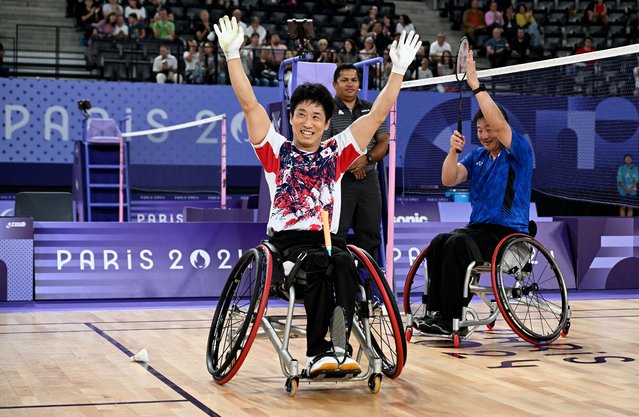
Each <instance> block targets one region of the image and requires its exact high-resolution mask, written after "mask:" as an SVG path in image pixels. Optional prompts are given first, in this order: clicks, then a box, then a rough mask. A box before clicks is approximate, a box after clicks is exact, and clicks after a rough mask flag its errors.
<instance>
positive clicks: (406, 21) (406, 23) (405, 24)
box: [395, 14, 417, 34]
mask: <svg viewBox="0 0 639 417" xmlns="http://www.w3.org/2000/svg"><path fill="white" fill-rule="evenodd" d="M402 30H405V31H406V33H410V31H411V30H412V31H413V32H417V31H416V30H415V25H413V23H412V22H411V20H410V17H408V15H407V14H400V15H399V18H398V19H397V25H396V26H395V34H398V33H399V34H401V33H402Z"/></svg>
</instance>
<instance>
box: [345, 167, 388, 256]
mask: <svg viewBox="0 0 639 417" xmlns="http://www.w3.org/2000/svg"><path fill="white" fill-rule="evenodd" d="M381 222H382V195H381V191H380V189H379V173H378V172H377V171H376V170H373V171H368V172H366V177H364V178H363V179H361V180H358V179H356V178H355V176H354V175H353V174H351V173H350V172H346V173H345V174H344V177H343V178H342V211H341V213H340V218H339V230H338V232H337V235H338V236H339V237H341V238H342V239H346V235H347V234H348V229H349V228H350V227H351V225H352V226H353V232H355V241H354V242H353V243H354V244H355V245H356V246H359V247H360V248H362V249H364V250H365V251H366V252H368V253H369V254H370V255H371V256H372V257H373V258H374V259H375V261H377V262H379V247H380V245H381V243H382V238H381V233H380V227H381Z"/></svg>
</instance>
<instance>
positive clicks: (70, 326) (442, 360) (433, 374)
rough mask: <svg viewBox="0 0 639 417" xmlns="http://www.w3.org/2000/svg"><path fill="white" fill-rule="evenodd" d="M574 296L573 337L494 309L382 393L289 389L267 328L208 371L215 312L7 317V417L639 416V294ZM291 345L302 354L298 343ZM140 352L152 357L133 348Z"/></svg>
mask: <svg viewBox="0 0 639 417" xmlns="http://www.w3.org/2000/svg"><path fill="white" fill-rule="evenodd" d="M570 304H571V308H572V311H573V319H572V328H571V330H570V334H569V336H568V337H567V338H561V339H560V340H558V341H557V342H556V343H555V344H554V345H552V346H551V347H549V348H545V349H539V348H535V347H533V346H532V345H529V344H527V343H524V342H522V341H520V340H519V339H517V338H516V337H515V336H514V333H512V331H511V330H510V329H508V328H507V327H506V324H505V323H504V321H503V320H501V319H499V320H498V322H497V325H496V326H495V328H494V329H493V330H490V331H489V330H481V331H478V332H476V333H475V334H474V335H473V336H472V337H471V338H470V339H469V340H467V341H465V342H462V345H461V346H460V347H459V348H454V347H453V346H452V343H451V342H449V341H447V340H441V339H421V340H419V341H418V342H411V343H410V344H409V347H408V349H409V350H408V361H407V364H406V367H405V369H404V371H403V372H402V374H401V376H400V377H399V378H398V379H397V380H390V379H388V378H385V379H384V380H383V383H382V389H381V391H380V392H379V394H377V395H373V394H371V393H370V392H369V390H368V388H367V386H366V384H365V383H363V382H360V383H342V384H334V383H330V384H329V383H322V384H312V385H308V384H301V385H300V387H299V391H298V393H297V396H296V397H295V398H289V397H288V396H287V394H286V392H285V390H284V382H285V378H284V377H283V375H282V373H281V370H280V368H279V362H278V361H277V358H276V355H275V351H274V348H273V347H272V345H271V344H270V342H269V341H268V340H267V339H264V338H260V339H257V340H256V342H255V344H254V345H253V347H252V349H251V351H250V353H249V355H248V359H247V360H246V362H245V363H244V365H243V366H242V368H241V370H240V371H239V373H238V374H237V375H236V376H235V377H234V378H233V379H232V380H231V381H230V382H229V383H228V384H226V385H224V386H218V385H216V384H215V383H214V382H213V381H212V378H211V377H210V375H209V374H208V372H207V370H206V365H205V353H204V352H205V345H206V340H207V336H208V330H209V325H210V320H211V317H212V314H213V310H212V308H210V309H209V308H192V309H186V308H175V309H167V308H158V309H153V308H151V309H149V308H145V309H132V310H112V309H104V310H100V309H99V308H96V309H95V310H87V309H86V308H84V309H81V310H77V311H42V312H39V311H33V309H30V310H29V311H28V312H11V313H0V416H3V417H4V416H11V417H14V416H15V417H20V416H131V417H137V416H151V417H161V416H182V417H187V416H206V415H221V416H232V417H240V416H304V417H311V416H329V415H331V414H333V415H354V416H360V415H361V416H367V417H370V416H446V415H449V416H484V415H486V416H540V415H552V416H579V417H584V416H637V415H639V361H638V360H637V359H638V358H639V337H637V329H639V299H605V300H603V299H599V300H571V302H570ZM0 311H1V308H0ZM293 345H294V346H293V352H294V354H298V358H302V353H303V346H304V340H303V339H299V340H295V341H294V343H293ZM142 348H146V349H147V350H148V352H149V354H150V361H149V362H148V364H147V365H146V366H145V365H141V364H137V363H132V362H130V361H129V358H128V356H129V355H131V354H132V352H137V351H139V350H140V349H142Z"/></svg>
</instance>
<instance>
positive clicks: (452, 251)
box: [419, 51, 533, 334]
mask: <svg viewBox="0 0 639 417" xmlns="http://www.w3.org/2000/svg"><path fill="white" fill-rule="evenodd" d="M466 77H467V78H466V79H467V82H468V85H469V86H470V88H471V89H472V90H473V94H475V97H476V99H477V102H478V103H479V108H480V110H479V111H478V112H477V114H475V117H474V121H475V123H476V124H477V136H478V138H479V140H480V141H481V144H482V147H480V148H477V149H475V150H473V151H472V152H471V153H469V154H468V155H466V156H465V157H464V158H463V159H462V160H461V161H458V155H459V152H461V150H462V148H463V147H464V145H465V143H466V137H465V136H464V135H462V134H461V133H459V132H458V131H455V132H454V133H453V135H452V136H451V137H450V150H449V151H448V155H447V156H446V159H445V160H444V164H443V166H442V183H443V184H444V185H446V186H448V187H453V186H455V185H457V184H460V183H462V182H464V181H466V180H469V181H470V203H471V206H472V213H471V216H470V222H469V223H468V225H467V226H466V227H464V228H461V229H456V230H453V231H452V232H450V233H442V234H440V235H438V236H436V237H435V238H434V239H433V241H432V242H431V243H430V246H429V248H428V252H427V253H426V260H427V263H428V277H429V291H428V302H427V305H428V311H429V312H431V313H432V312H435V313H436V314H435V315H434V316H433V317H429V318H425V319H424V320H423V321H421V322H420V324H419V329H420V330H421V331H423V332H425V333H434V334H449V333H450V332H451V331H452V321H453V319H454V318H460V319H464V318H463V317H460V316H461V313H462V307H463V306H464V305H468V302H469V301H470V299H464V298H463V285H464V277H465V273H466V268H467V267H468V265H469V264H470V262H471V261H473V260H475V261H480V260H491V259H492V254H493V251H494V250H495V247H496V246H497V244H498V243H499V241H500V240H501V239H502V238H504V237H505V236H507V235H509V234H511V233H516V232H521V233H528V216H529V210H530V193H531V181H532V159H533V158H532V148H531V146H530V144H529V142H528V140H527V139H526V138H525V137H524V136H523V135H521V134H520V133H518V132H516V131H514V130H513V129H512V128H511V127H510V125H509V124H508V119H507V116H506V113H505V112H504V110H503V109H502V108H501V107H499V106H498V105H497V104H496V103H495V102H494V101H493V100H492V98H491V97H490V95H488V93H487V92H486V88H485V87H484V86H483V84H481V83H480V82H479V80H478V79H477V71H476V69H475V62H474V60H473V55H472V51H470V53H469V54H468V65H467V72H466ZM465 331H467V329H463V328H462V329H460V332H461V333H462V334H463V333H464V332H465Z"/></svg>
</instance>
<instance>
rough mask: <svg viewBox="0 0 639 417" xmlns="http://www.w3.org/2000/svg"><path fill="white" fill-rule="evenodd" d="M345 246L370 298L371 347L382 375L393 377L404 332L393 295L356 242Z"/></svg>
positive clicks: (402, 357) (403, 353)
mask: <svg viewBox="0 0 639 417" xmlns="http://www.w3.org/2000/svg"><path fill="white" fill-rule="evenodd" d="M348 249H349V250H350V251H351V253H352V254H353V257H354V258H355V261H356V263H357V266H358V272H359V280H360V284H361V285H362V286H363V287H364V289H365V291H366V295H367V298H368V299H370V300H372V314H371V315H370V317H369V324H370V329H371V343H372V346H373V349H374V350H375V352H376V353H377V355H378V356H379V357H380V359H381V360H382V372H383V373H384V375H386V376H387V377H389V378H397V377H398V376H399V374H400V373H401V372H402V369H403V368H404V364H405V363H406V336H405V334H404V327H403V324H402V321H401V317H400V315H399V309H398V308H397V304H396V303H395V297H394V295H393V292H392V291H391V289H390V287H389V286H388V283H387V282H386V278H385V276H384V274H383V273H382V272H381V271H380V269H379V267H378V266H377V263H376V262H375V261H374V260H373V258H372V257H371V256H370V255H369V254H368V253H366V251H364V250H362V249H360V248H358V247H356V246H352V245H349V246H348ZM361 302H362V300H358V303H361ZM359 310H360V309H359V308H358V311H359Z"/></svg>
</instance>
